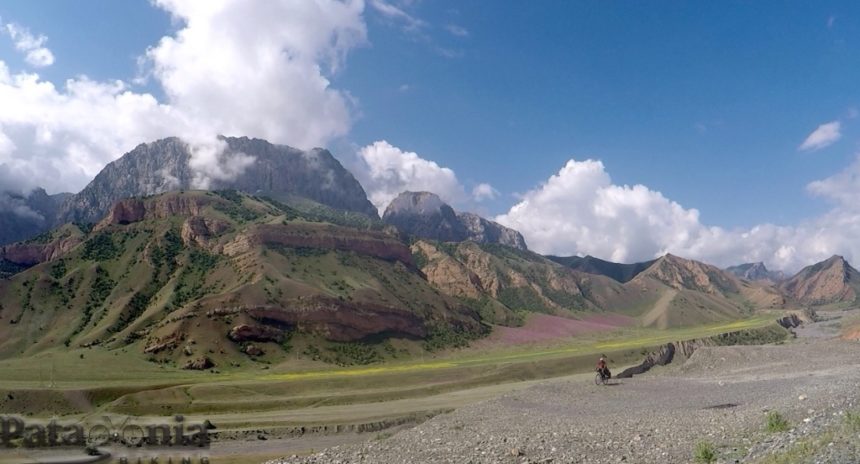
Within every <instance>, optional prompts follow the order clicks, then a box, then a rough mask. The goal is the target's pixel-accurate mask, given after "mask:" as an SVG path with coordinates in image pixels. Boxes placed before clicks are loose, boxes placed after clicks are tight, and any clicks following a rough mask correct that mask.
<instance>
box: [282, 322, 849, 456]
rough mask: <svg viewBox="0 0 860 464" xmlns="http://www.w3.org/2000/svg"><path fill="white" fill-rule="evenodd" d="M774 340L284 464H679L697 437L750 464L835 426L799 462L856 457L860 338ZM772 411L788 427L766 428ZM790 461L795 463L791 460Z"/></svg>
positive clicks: (494, 403) (466, 413)
mask: <svg viewBox="0 0 860 464" xmlns="http://www.w3.org/2000/svg"><path fill="white" fill-rule="evenodd" d="M820 324H821V327H823V328H820V330H819V329H815V330H808V332H809V333H814V334H815V335H816V336H814V337H804V336H801V337H800V338H798V339H797V340H795V341H792V342H791V343H787V344H784V345H774V346H753V347H713V348H710V347H709V348H700V349H699V350H697V351H696V352H695V353H694V354H693V356H692V357H691V358H690V359H689V360H687V361H686V363H683V364H680V365H673V366H668V367H664V368H660V369H658V370H656V371H653V372H650V373H648V374H645V375H642V376H637V377H635V378H633V379H625V380H623V381H618V380H614V381H612V383H611V385H608V386H596V385H594V384H593V383H592V382H591V376H590V375H589V376H578V377H570V378H566V379H564V380H551V381H547V382H545V383H541V384H539V385H536V386H534V387H532V388H529V389H526V390H522V391H516V392H512V393H509V394H506V395H504V396H501V397H498V398H495V399H492V400H488V401H484V402H481V403H478V404H473V405H470V406H466V407H463V408H461V409H458V410H457V411H455V412H453V413H450V414H445V415H442V416H438V417H436V418H434V419H431V420H429V421H427V422H425V423H423V424H421V425H420V426H417V427H415V428H412V429H409V430H405V431H402V432H399V433H397V434H396V435H394V436H392V437H389V438H386V439H383V440H374V441H369V442H365V443H361V444H355V445H349V446H342V447H334V448H330V449H328V450H326V451H324V452H321V453H317V454H314V455H311V456H304V457H296V456H294V457H290V458H284V459H282V460H278V461H274V462H272V463H271V464H275V463H277V464H281V463H410V464H411V463H424V462H431V463H550V462H552V463H617V462H632V463H676V462H678V463H683V462H693V451H694V449H695V447H696V444H697V443H698V442H702V441H707V442H710V443H712V444H713V445H714V446H715V448H716V451H717V454H718V461H717V462H754V461H755V460H757V459H758V458H761V457H763V456H766V455H769V454H772V453H774V452H782V451H785V450H787V449H789V448H790V447H791V446H792V445H794V444H797V443H798V442H800V441H801V440H803V439H804V437H818V436H821V435H822V434H823V433H824V432H825V431H827V430H834V429H838V430H840V431H841V432H840V433H841V435H840V436H841V438H839V439H834V440H835V441H834V442H833V443H832V444H828V445H827V446H825V447H824V450H823V451H820V452H816V453H814V456H812V457H810V458H808V459H807V460H806V461H804V462H828V463H830V462H835V463H842V462H844V463H849V462H851V463H856V462H860V434H858V433H857V432H850V433H848V434H847V435H845V433H842V432H844V429H845V427H844V426H843V425H842V423H843V421H844V420H843V417H844V414H845V413H846V412H847V411H854V412H858V413H860V343H857V342H845V341H840V340H836V339H833V338H829V337H826V336H822V333H824V332H826V331H827V330H829V329H830V327H835V326H834V324H833V322H832V321H830V322H829V324H830V325H829V326H826V325H825V324H828V323H827V322H824V323H820ZM769 411H777V412H779V413H780V414H782V415H783V416H784V417H785V418H786V419H788V421H789V424H790V425H791V430H790V431H786V432H781V433H769V432H767V431H766V430H765V416H766V414H767V413H768V412H769ZM790 462H793V461H790Z"/></svg>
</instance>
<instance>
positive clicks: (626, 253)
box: [496, 160, 860, 271]
mask: <svg viewBox="0 0 860 464" xmlns="http://www.w3.org/2000/svg"><path fill="white" fill-rule="evenodd" d="M858 173H860V161H856V162H855V163H854V164H852V165H851V166H849V167H848V168H847V169H846V170H845V171H844V172H842V173H839V174H837V175H835V176H832V177H830V178H828V179H824V180H822V181H817V182H813V183H811V184H810V185H809V186H808V190H809V191H811V192H813V193H816V194H819V195H824V196H827V197H830V198H832V199H834V200H836V201H837V202H839V203H838V204H837V206H835V207H834V208H832V209H831V210H830V211H828V212H827V213H825V214H822V215H820V216H818V217H815V218H811V219H809V220H807V221H803V222H801V223H799V224H797V225H793V226H777V225H773V224H759V225H756V226H753V227H750V228H747V229H732V230H729V229H725V228H722V227H715V226H707V225H705V224H702V222H701V221H700V218H699V212H698V211H697V210H696V209H692V208H684V207H683V206H681V205H680V204H679V203H677V202H675V201H672V200H670V199H668V198H666V197H665V196H663V195H662V194H661V193H660V192H657V191H654V190H651V189H649V188H648V187H646V186H644V185H634V186H628V185H615V184H613V183H612V180H611V178H610V176H609V174H608V173H607V172H606V169H605V167H604V165H603V163H602V162H600V161H595V160H586V161H576V160H570V161H568V162H567V163H566V164H565V165H564V167H562V169H561V170H559V172H558V173H556V174H554V175H552V176H551V177H550V178H549V179H548V180H547V181H546V182H543V183H542V184H540V185H538V186H537V187H535V188H534V189H532V190H531V191H529V192H527V193H526V194H525V195H523V197H522V199H521V200H520V202H519V203H517V204H516V205H514V206H513V207H511V209H510V210H509V211H508V212H507V213H505V214H502V215H499V216H498V217H496V221H498V222H499V223H501V224H503V225H505V226H507V227H511V228H514V229H516V230H518V231H520V232H521V233H522V234H523V235H524V236H525V238H526V241H527V242H528V243H529V247H530V248H531V249H533V250H535V251H537V252H539V253H547V254H555V255H574V254H579V255H587V254H589V255H593V256H597V257H600V258H604V259H609V260H612V261H617V262H634V261H643V260H648V259H652V258H655V257H657V256H660V255H663V254H665V253H673V254H678V255H681V256H685V257H689V258H694V259H700V260H704V261H706V262H709V263H714V264H717V265H721V266H727V265H731V264H737V263H741V262H757V261H763V262H765V263H766V264H767V265H768V267H770V268H773V269H784V270H786V271H796V270H798V269H800V268H801V267H802V266H805V265H807V264H809V263H811V262H816V261H820V260H823V259H825V258H827V257H829V256H831V255H834V254H843V255H845V256H846V257H847V258H848V259H849V260H854V261H858V260H860V243H858V242H857V240H856V237H857V236H858V234H860V208H857V207H856V206H854V205H856V204H857V202H856V201H852V199H856V198H858V197H860V183H857V182H856V179H857V178H858V177H860V176H858V175H857V174H858Z"/></svg>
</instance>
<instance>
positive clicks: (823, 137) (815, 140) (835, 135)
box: [798, 121, 842, 151]
mask: <svg viewBox="0 0 860 464" xmlns="http://www.w3.org/2000/svg"><path fill="white" fill-rule="evenodd" d="M840 138H842V123H841V122H839V121H832V122H828V123H826V124H822V125H820V126H818V128H816V129H815V130H814V131H812V133H811V134H809V136H807V137H806V140H804V141H803V143H802V144H800V147H798V150H803V151H815V150H820V149H822V148H825V147H829V146H830V145H833V144H834V143H836V141H838V140H839V139H840Z"/></svg>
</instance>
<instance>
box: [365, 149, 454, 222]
mask: <svg viewBox="0 0 860 464" xmlns="http://www.w3.org/2000/svg"><path fill="white" fill-rule="evenodd" d="M358 158H359V160H358V164H359V165H358V166H357V167H356V169H355V174H356V177H358V180H359V181H360V182H361V184H362V185H363V186H364V188H365V190H367V194H368V197H369V198H370V201H371V203H373V204H374V206H376V207H377V208H378V209H379V211H380V213H381V212H383V211H384V210H385V208H386V207H387V206H388V204H389V203H391V200H393V199H394V198H395V197H396V196H397V195H399V194H400V193H401V192H404V191H406V190H410V191H414V192H415V191H428V192H433V193H435V194H437V195H439V197H440V198H442V200H444V201H446V202H447V203H457V202H460V201H463V200H464V199H465V198H466V194H465V189H464V188H463V186H462V184H460V181H459V180H458V179H457V175H456V174H455V173H454V171H453V170H451V169H450V168H447V167H443V166H439V165H438V164H436V163H435V162H434V161H430V160H427V159H424V158H422V157H421V156H419V155H418V154H417V153H415V152H410V151H403V150H401V149H400V148H398V147H395V146H393V145H391V144H390V143H388V142H387V141H385V140H380V141H377V142H374V143H372V144H370V145H367V146H365V147H363V148H361V150H359V152H358Z"/></svg>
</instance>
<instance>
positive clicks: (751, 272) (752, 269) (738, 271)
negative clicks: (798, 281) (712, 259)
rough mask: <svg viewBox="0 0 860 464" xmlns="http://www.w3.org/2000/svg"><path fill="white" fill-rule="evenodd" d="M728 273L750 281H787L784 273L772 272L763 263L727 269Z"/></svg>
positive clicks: (746, 264)
mask: <svg viewBox="0 0 860 464" xmlns="http://www.w3.org/2000/svg"><path fill="white" fill-rule="evenodd" d="M726 272H729V273H731V274H734V275H735V276H737V277H740V278H741V279H746V280H750V281H769V282H779V281H781V280H783V279H785V274H783V272H782V271H771V270H769V269H768V268H767V266H765V264H764V263H763V262H761V261H759V262H756V263H745V264H740V265H737V266H730V267H727V268H726Z"/></svg>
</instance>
